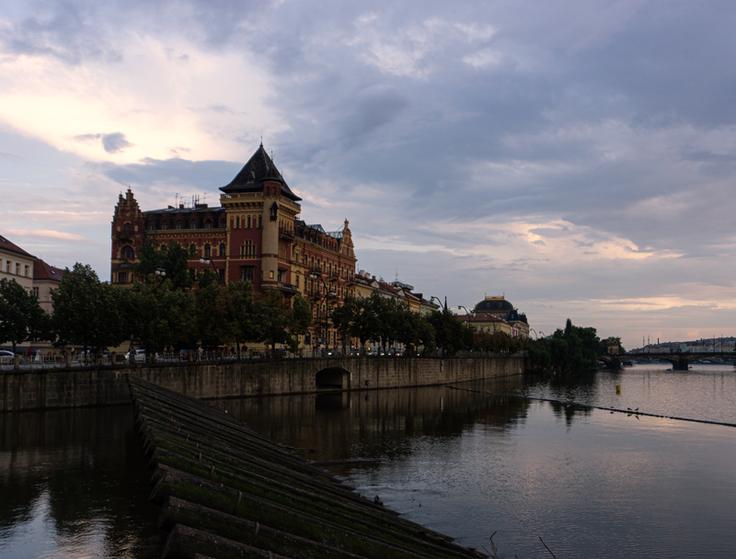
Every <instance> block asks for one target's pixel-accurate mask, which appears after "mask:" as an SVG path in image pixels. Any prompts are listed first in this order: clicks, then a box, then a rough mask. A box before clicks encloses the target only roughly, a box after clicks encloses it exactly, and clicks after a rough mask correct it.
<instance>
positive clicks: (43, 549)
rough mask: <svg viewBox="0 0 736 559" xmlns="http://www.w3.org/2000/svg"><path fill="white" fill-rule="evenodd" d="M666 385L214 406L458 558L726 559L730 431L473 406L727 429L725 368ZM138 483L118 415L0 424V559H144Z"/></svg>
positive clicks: (498, 389)
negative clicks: (453, 541) (431, 533)
mask: <svg viewBox="0 0 736 559" xmlns="http://www.w3.org/2000/svg"><path fill="white" fill-rule="evenodd" d="M665 368H666V365H663V366H661V367H657V366H646V367H645V366H636V367H634V368H628V369H626V370H624V371H622V372H620V373H598V374H596V375H594V376H592V377H590V378H589V379H587V380H584V381H581V382H579V383H577V384H575V385H555V384H551V383H546V382H544V383H542V382H537V381H534V380H527V381H525V382H521V380H506V381H496V382H482V383H471V384H466V385H462V386H460V387H458V388H461V389H459V390H458V389H452V388H445V387H432V388H418V389H399V390H384V391H368V392H356V393H352V394H347V393H345V394H341V395H305V396H290V397H274V398H264V399H255V398H250V399H242V400H222V401H218V402H213V404H215V405H217V406H219V407H221V408H223V409H226V410H227V411H228V413H230V414H233V415H235V416H237V417H240V418H241V419H243V420H244V421H245V422H246V423H247V424H249V425H250V426H251V427H253V428H255V429H257V430H259V431H261V432H262V433H264V434H265V435H268V436H269V437H271V438H273V439H275V440H277V441H279V442H282V443H285V444H288V445H290V446H294V447H298V448H301V449H304V451H305V452H306V453H307V457H308V458H309V459H311V460H316V461H330V462H331V465H330V466H329V467H330V469H332V470H333V471H334V472H335V473H336V474H337V475H339V476H341V477H342V478H344V479H345V480H347V481H348V482H349V483H351V484H352V485H353V486H355V487H356V489H357V490H358V491H360V492H361V493H363V494H364V495H366V496H368V497H370V498H371V499H372V498H374V496H378V497H379V498H380V499H381V500H382V501H383V503H384V504H385V505H386V506H388V507H391V508H393V509H395V510H397V511H399V512H400V513H402V514H405V515H406V516H407V517H409V518H411V519H412V520H415V521H417V522H420V523H423V524H425V525H427V526H429V527H431V528H433V529H436V530H439V531H441V532H445V533H447V534H450V535H452V536H454V537H456V538H457V539H458V540H459V541H460V542H461V543H463V544H464V545H468V546H474V547H477V548H479V549H483V548H485V549H490V542H489V537H490V536H491V534H493V533H495V535H494V538H493V541H494V543H495V544H496V545H497V547H498V551H499V553H500V555H503V556H506V557H514V555H518V557H519V558H520V559H522V558H537V557H539V558H542V557H544V558H549V557H551V555H550V554H549V552H548V551H547V550H546V549H545V548H544V546H543V544H542V542H541V541H540V538H542V539H543V541H544V543H546V545H547V546H549V548H550V549H551V550H552V551H553V552H554V553H555V555H556V556H557V557H558V558H559V559H562V558H563V557H564V558H572V557H580V558H586V559H588V558H596V557H616V558H617V557H647V558H654V559H657V558H671V557H708V558H712V557H716V558H717V557H724V558H726V557H729V558H730V557H733V556H734V548H735V547H736V510H735V508H734V506H733V505H734V503H736V429H735V428H733V427H725V426H720V425H707V424H700V423H691V422H686V421H679V420H671V419H663V418H652V417H639V416H636V415H633V414H631V415H627V414H621V413H610V412H608V411H601V410H580V409H575V408H573V407H571V406H564V405H560V404H554V403H550V402H543V401H538V400H530V399H524V398H519V397H506V396H498V395H497V396H491V395H489V394H488V393H494V394H516V395H519V394H521V395H526V396H531V397H534V398H550V399H554V400H561V401H565V402H567V401H577V402H580V403H587V404H592V405H596V406H601V407H611V406H612V407H616V408H622V409H626V408H632V409H636V408H639V409H640V410H641V411H646V412H650V413H656V414H662V415H676V416H681V417H692V418H694V419H708V420H714V421H722V422H731V423H736V371H734V369H733V368H732V367H718V366H701V367H698V368H697V369H692V370H690V371H688V372H672V371H666V370H665ZM146 479H147V478H146V472H145V467H144V465H143V464H142V462H141V458H140V449H139V448H138V445H137V439H136V438H135V435H134V433H133V431H132V412H131V410H130V408H127V407H120V408H107V409H88V410H65V411H56V412H26V413H20V414H6V415H4V416H0V490H2V494H1V495H2V498H0V556H1V557H12V558H16V557H17V558H25V557H75V556H105V557H107V556H115V557H145V556H147V555H155V553H156V552H157V551H158V547H157V546H158V545H160V541H159V540H158V533H157V531H156V528H155V515H156V511H155V507H152V506H151V505H150V504H149V503H147V501H146V496H147V494H148V490H149V488H148V486H147V485H146Z"/></svg>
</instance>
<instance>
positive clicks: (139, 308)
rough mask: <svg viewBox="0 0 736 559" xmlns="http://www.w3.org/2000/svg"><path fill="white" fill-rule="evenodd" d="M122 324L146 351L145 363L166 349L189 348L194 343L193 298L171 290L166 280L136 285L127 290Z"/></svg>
mask: <svg viewBox="0 0 736 559" xmlns="http://www.w3.org/2000/svg"><path fill="white" fill-rule="evenodd" d="M127 292H128V297H127V305H126V312H125V316H126V318H125V323H126V324H127V325H128V328H129V331H130V334H131V339H132V340H133V341H135V342H136V343H137V344H138V345H139V346H141V347H143V348H144V349H145V350H146V360H147V361H152V360H153V359H154V356H155V354H156V353H157V352H160V351H163V350H165V349H167V348H171V349H182V348H187V347H188V348H192V347H194V346H195V345H196V343H197V321H196V313H195V302H194V297H193V295H192V293H191V292H190V291H184V290H181V289H175V288H174V286H173V284H172V283H171V281H169V280H168V279H165V280H161V281H158V282H155V283H139V284H136V285H134V286H133V288H132V289H129V290H127Z"/></svg>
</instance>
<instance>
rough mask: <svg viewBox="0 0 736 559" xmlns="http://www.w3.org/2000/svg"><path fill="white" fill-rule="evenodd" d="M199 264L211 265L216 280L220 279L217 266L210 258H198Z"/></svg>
mask: <svg viewBox="0 0 736 559" xmlns="http://www.w3.org/2000/svg"><path fill="white" fill-rule="evenodd" d="M199 263H200V264H208V265H209V266H211V267H212V271H213V273H214V274H215V277H216V278H217V281H220V272H219V270H218V269H217V266H215V262H214V261H213V260H212V259H211V258H200V259H199Z"/></svg>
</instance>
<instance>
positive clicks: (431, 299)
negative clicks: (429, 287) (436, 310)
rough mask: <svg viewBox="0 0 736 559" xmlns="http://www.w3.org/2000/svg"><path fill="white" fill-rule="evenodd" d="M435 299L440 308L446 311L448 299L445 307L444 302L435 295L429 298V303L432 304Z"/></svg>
mask: <svg viewBox="0 0 736 559" xmlns="http://www.w3.org/2000/svg"><path fill="white" fill-rule="evenodd" d="M435 299H437V303H438V304H439V306H440V308H441V309H443V308H444V309H445V310H447V299H445V304H444V305H443V304H442V301H441V300H440V298H439V297H435V296H434V295H432V296H431V297H430V298H429V302H430V303H431V302H432V301H434V300H435Z"/></svg>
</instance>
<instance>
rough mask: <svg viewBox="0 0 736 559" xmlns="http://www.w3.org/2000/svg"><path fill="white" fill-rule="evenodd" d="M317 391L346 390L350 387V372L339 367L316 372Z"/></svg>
mask: <svg viewBox="0 0 736 559" xmlns="http://www.w3.org/2000/svg"><path fill="white" fill-rule="evenodd" d="M315 385H316V387H317V390H346V389H348V388H349V387H350V386H349V385H350V372H349V371H346V370H345V369H342V368H340V367H329V368H327V369H322V370H321V371H318V372H317V376H316V377H315Z"/></svg>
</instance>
